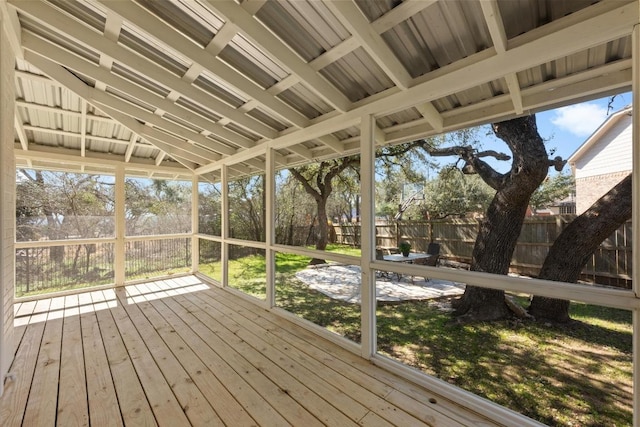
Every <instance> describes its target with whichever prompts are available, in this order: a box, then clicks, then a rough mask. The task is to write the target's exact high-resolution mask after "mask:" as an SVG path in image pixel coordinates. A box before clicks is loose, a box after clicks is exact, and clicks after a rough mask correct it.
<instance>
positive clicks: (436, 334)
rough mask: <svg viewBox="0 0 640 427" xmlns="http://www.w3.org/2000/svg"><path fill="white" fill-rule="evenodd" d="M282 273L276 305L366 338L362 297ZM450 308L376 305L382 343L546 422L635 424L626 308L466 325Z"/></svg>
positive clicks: (383, 348) (383, 349)
mask: <svg viewBox="0 0 640 427" xmlns="http://www.w3.org/2000/svg"><path fill="white" fill-rule="evenodd" d="M278 271H279V272H278V274H277V275H276V305H277V306H278V307H280V308H283V309H285V310H287V311H289V312H292V313H294V314H296V315H298V316H300V317H301V318H304V319H306V320H308V321H310V322H313V323H315V324H317V325H319V326H323V327H326V328H327V329H329V330H331V331H333V332H335V333H337V334H340V335H342V336H344V337H346V338H348V339H350V340H353V341H355V342H360V339H361V337H360V314H361V312H360V306H359V305H357V304H349V303H344V302H340V301H335V300H332V299H330V298H329V297H327V296H325V295H323V294H321V293H319V292H316V291H313V290H310V289H309V288H308V287H307V286H306V285H305V284H303V283H302V282H300V281H299V280H297V279H296V278H295V277H294V276H293V272H294V271H295V268H292V269H291V272H289V270H287V269H286V268H285V269H284V271H286V272H281V269H280V268H279V269H278ZM443 306H446V301H445V300H439V301H429V302H425V301H422V302H419V301H407V302H401V303H394V304H378V309H377V334H378V335H377V340H378V351H379V352H380V353H382V354H385V355H387V356H389V357H391V358H393V359H396V360H398V361H401V362H403V363H405V364H407V365H410V366H413V367H415V368H418V369H420V370H422V371H424V372H425V373H427V374H429V375H433V376H435V377H438V378H440V379H442V380H444V381H446V382H449V383H451V384H454V385H456V386H458V387H461V388H463V389H465V390H468V391H470V392H472V393H475V394H477V395H479V396H483V397H485V398H487V399H490V400H492V401H494V402H496V403H498V404H500V405H503V406H506V407H508V408H511V409H513V410H514V411H517V412H520V413H522V414H524V415H526V416H529V417H531V418H533V419H535V420H538V421H540V422H543V423H545V424H548V425H554V426H562V425H574V426H575V425H580V426H612V425H629V424H630V423H631V417H632V388H631V381H632V364H631V346H632V336H631V333H630V330H628V328H626V326H624V325H626V324H627V323H626V322H627V321H628V320H629V319H628V317H627V315H626V314H624V313H622V314H620V313H617V312H607V311H602V310H600V309H599V308H597V307H596V308H594V309H592V308H589V307H582V308H580V310H582V311H583V313H582V316H583V319H592V320H593V322H595V324H593V323H587V321H574V322H571V323H570V324H566V325H556V324H549V323H543V322H540V323H538V322H533V321H520V320H506V321H500V322H491V323H470V324H469V323H467V324H464V323H458V322H455V321H454V320H453V318H452V315H451V313H450V312H448V311H443V310H442V307H443ZM589 316H591V317H589ZM600 318H602V319H603V320H606V321H613V326H612V327H605V326H603V325H601V324H599V323H598V321H599V320H600ZM603 324H604V325H608V323H606V322H605V323H603ZM621 325H622V326H621ZM623 326H624V327H623Z"/></svg>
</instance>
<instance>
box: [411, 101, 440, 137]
mask: <svg viewBox="0 0 640 427" xmlns="http://www.w3.org/2000/svg"><path fill="white" fill-rule="evenodd" d="M416 109H417V110H418V111H419V112H420V114H421V115H422V117H424V118H425V119H427V121H428V122H429V124H430V125H431V126H432V127H433V128H434V129H435V130H436V131H437V132H442V130H443V129H444V119H443V118H442V114H440V112H439V111H438V109H437V108H436V107H434V105H433V103H431V102H425V103H424V104H420V105H416Z"/></svg>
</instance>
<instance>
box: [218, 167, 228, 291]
mask: <svg viewBox="0 0 640 427" xmlns="http://www.w3.org/2000/svg"><path fill="white" fill-rule="evenodd" d="M220 183H221V187H222V188H221V189H220V190H222V191H221V192H222V206H221V207H220V215H221V216H222V218H221V226H222V230H221V231H222V233H221V234H222V247H221V248H220V249H221V251H222V252H221V259H220V264H221V265H222V286H228V285H229V244H228V243H227V241H228V240H227V239H228V238H229V170H228V167H227V166H226V165H223V166H222V169H221V170H220Z"/></svg>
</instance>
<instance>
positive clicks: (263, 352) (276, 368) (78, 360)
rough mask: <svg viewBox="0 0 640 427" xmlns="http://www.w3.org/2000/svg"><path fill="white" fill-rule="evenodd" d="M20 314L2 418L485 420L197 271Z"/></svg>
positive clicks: (42, 421) (204, 422)
mask: <svg viewBox="0 0 640 427" xmlns="http://www.w3.org/2000/svg"><path fill="white" fill-rule="evenodd" d="M47 309H48V310H49V311H47ZM16 312H21V313H22V316H19V317H18V318H16V324H17V325H21V326H19V327H18V328H17V329H18V331H19V334H18V337H19V338H20V337H21V339H20V341H19V346H18V348H17V353H16V359H15V361H14V364H13V366H12V368H11V372H12V373H14V374H15V376H16V379H15V380H12V381H9V382H7V387H6V389H5V394H4V396H2V398H0V425H2V426H5V425H6V426H20V425H23V426H27V425H28V426H30V427H31V426H39V425H55V424H57V425H60V426H62V425H88V426H115V427H118V426H123V425H124V426H147V425H148V426H157V425H160V426H162V425H167V426H178V427H180V426H190V425H194V426H215V425H231V426H285V425H291V426H305V427H312V426H316V425H317V426H320V425H333V426H348V425H363V426H390V425H396V426H405V425H411V426H420V425H429V426H438V427H443V426H465V425H466V426H491V425H494V424H492V423H490V422H488V421H487V420H486V419H484V418H482V417H480V416H478V415H476V414H473V413H470V412H468V411H466V410H463V409H461V408H460V407H459V406H456V405H455V404H453V403H452V402H448V401H446V400H445V399H442V398H440V397H439V396H436V395H434V394H433V393H432V392H429V391H427V390H424V389H422V388H421V387H419V386H418V385H416V384H413V383H410V382H408V381H405V380H403V379H401V378H399V377H397V376H396V375H394V374H392V373H390V372H388V371H385V370H383V369H380V368H378V367H376V366H375V365H372V364H371V363H370V362H368V361H366V360H364V359H362V358H360V357H358V356H357V355H355V354H353V353H351V352H349V351H347V350H345V349H343V348H341V347H339V346H336V345H335V344H332V343H330V342H328V341H327V340H325V339H323V338H321V337H319V336H317V335H315V334H313V333H312V332H310V331H309V330H307V329H304V328H301V327H300V326H297V325H295V324H293V323H291V322H290V321H288V320H286V319H285V318H283V317H281V316H278V315H277V314H275V313H273V312H270V311H268V310H265V309H262V308H259V307H258V306H256V305H255V304H253V303H252V302H251V301H249V300H248V299H245V298H240V297H238V296H237V295H234V294H233V293H231V292H228V291H226V290H224V289H219V288H217V287H210V286H208V285H206V284H204V283H202V282H201V281H200V280H199V279H197V278H196V277H194V276H186V277H183V278H175V279H170V280H162V281H155V282H148V283H143V284H138V285H133V286H127V287H126V288H117V289H115V290H100V291H91V292H87V293H83V294H79V295H69V296H66V297H56V298H53V299H47V300H40V301H38V302H37V303H35V304H29V305H28V306H27V307H25V306H24V303H22V304H21V305H20V306H19V307H18V308H16ZM45 320H46V321H45ZM434 401H437V403H434Z"/></svg>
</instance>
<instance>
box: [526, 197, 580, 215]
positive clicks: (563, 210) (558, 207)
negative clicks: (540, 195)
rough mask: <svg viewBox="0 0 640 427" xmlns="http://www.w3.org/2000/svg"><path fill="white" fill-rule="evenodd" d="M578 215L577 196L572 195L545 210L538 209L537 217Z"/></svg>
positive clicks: (555, 202)
mask: <svg viewBox="0 0 640 427" xmlns="http://www.w3.org/2000/svg"><path fill="white" fill-rule="evenodd" d="M575 213H576V195H575V193H571V194H570V195H568V196H567V197H565V198H564V199H561V200H556V201H554V202H552V203H551V204H549V206H545V207H544V208H540V209H536V211H535V213H532V215H535V216H548V215H567V214H575Z"/></svg>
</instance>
